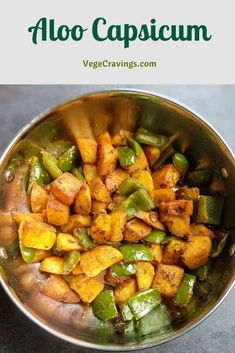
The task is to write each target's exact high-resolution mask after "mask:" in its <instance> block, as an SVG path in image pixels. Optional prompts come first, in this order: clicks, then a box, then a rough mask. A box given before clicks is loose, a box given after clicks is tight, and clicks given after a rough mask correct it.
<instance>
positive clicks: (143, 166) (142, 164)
mask: <svg viewBox="0 0 235 353" xmlns="http://www.w3.org/2000/svg"><path fill="white" fill-rule="evenodd" d="M125 169H126V170H128V172H129V173H130V174H133V173H135V172H137V171H138V170H148V169H149V164H148V161H147V158H146V156H145V154H144V152H143V153H140V154H139V155H138V156H137V157H136V161H135V163H134V164H132V165H130V166H129V167H127V168H125Z"/></svg>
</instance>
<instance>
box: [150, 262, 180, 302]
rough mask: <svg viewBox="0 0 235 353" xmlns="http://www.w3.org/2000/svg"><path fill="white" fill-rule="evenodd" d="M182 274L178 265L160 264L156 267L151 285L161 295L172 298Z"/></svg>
mask: <svg viewBox="0 0 235 353" xmlns="http://www.w3.org/2000/svg"><path fill="white" fill-rule="evenodd" d="M183 275H184V270H183V269H182V268H180V267H178V266H174V265H164V264H160V265H159V266H158V267H157V270H156V275H155V277H154V280H153V284H152V287H153V288H156V289H158V290H159V292H160V294H161V296H163V297H167V298H174V296H175V295H176V292H177V289H178V287H179V285H180V282H181V280H182V278H183Z"/></svg>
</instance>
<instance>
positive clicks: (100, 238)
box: [89, 212, 111, 244]
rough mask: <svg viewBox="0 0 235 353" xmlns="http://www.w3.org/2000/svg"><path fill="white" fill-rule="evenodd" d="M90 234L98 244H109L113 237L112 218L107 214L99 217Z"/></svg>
mask: <svg viewBox="0 0 235 353" xmlns="http://www.w3.org/2000/svg"><path fill="white" fill-rule="evenodd" d="M89 234H90V236H91V237H92V239H93V240H95V242H96V243H98V244H105V243H107V241H108V240H109V238H110V235H111V216H110V215H108V214H107V213H105V212H104V213H100V214H99V215H97V216H96V217H95V219H94V221H93V223H92V224H91V227H90V230H89Z"/></svg>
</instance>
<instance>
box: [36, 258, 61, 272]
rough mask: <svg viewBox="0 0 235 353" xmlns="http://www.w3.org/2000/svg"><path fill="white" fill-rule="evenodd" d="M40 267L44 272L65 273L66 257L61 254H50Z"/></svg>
mask: <svg viewBox="0 0 235 353" xmlns="http://www.w3.org/2000/svg"><path fill="white" fill-rule="evenodd" d="M39 269H40V270H41V271H43V272H49V273H54V274H56V275H63V274H64V258H63V257H59V256H49V257H47V258H45V259H44V260H43V261H42V262H41V264H40V267H39Z"/></svg>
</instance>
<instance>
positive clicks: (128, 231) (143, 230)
mask: <svg viewBox="0 0 235 353" xmlns="http://www.w3.org/2000/svg"><path fill="white" fill-rule="evenodd" d="M150 232H151V227H149V226H148V225H147V224H146V223H144V222H143V221H141V220H139V219H137V218H134V219H132V220H131V221H129V222H127V223H126V225H125V229H124V240H126V241H129V242H131V243H136V242H138V241H139V240H141V239H143V238H144V237H146V236H147V235H148V234H149V233H150Z"/></svg>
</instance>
